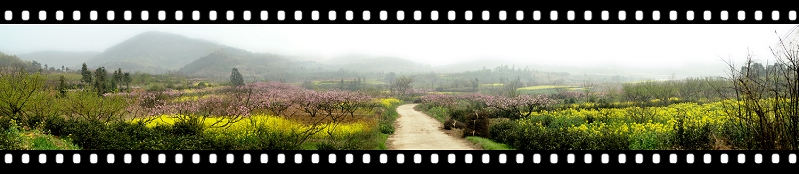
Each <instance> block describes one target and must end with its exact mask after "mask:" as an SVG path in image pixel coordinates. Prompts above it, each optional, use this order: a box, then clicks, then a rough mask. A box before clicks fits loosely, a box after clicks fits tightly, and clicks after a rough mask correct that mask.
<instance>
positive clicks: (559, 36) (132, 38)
mask: <svg viewBox="0 0 799 174" xmlns="http://www.w3.org/2000/svg"><path fill="white" fill-rule="evenodd" d="M794 26H795V25H722V26H719V25H469V27H464V26H463V25H441V26H419V25H65V26H48V27H39V26H30V25H6V26H0V31H2V32H0V41H2V42H0V51H2V52H4V53H6V54H10V55H18V56H19V57H20V58H22V59H23V60H36V61H37V62H40V63H41V64H47V65H50V66H53V65H55V66H56V67H60V66H61V64H63V65H64V66H68V67H71V69H73V68H74V67H76V64H77V65H80V64H81V63H82V62H84V61H85V62H86V63H87V65H88V66H89V67H92V68H96V67H99V66H105V67H106V68H107V69H116V68H122V69H123V70H125V71H140V72H148V73H165V72H169V71H181V72H186V73H194V74H208V73H222V72H223V71H222V70H224V73H225V74H228V73H229V69H230V68H232V67H242V68H243V69H244V70H243V72H247V70H246V69H250V68H254V70H255V69H259V68H263V67H273V65H274V66H276V68H275V69H281V68H282V69H292V70H293V69H306V70H329V71H336V70H339V69H343V70H347V71H363V72H424V73H429V72H431V71H432V72H439V73H449V72H462V71H470V70H480V69H483V68H484V67H485V68H487V69H491V68H495V67H497V66H500V65H509V66H514V67H519V68H529V69H532V70H535V71H542V72H567V73H569V74H572V75H574V76H576V75H591V74H594V75H619V76H625V77H629V76H639V77H641V78H653V79H661V78H669V77H672V76H674V77H675V78H682V77H690V76H718V75H722V76H723V75H725V70H727V66H726V64H725V62H724V61H723V60H722V59H721V58H724V59H728V58H729V59H732V60H733V61H736V62H737V63H738V64H740V61H741V60H742V59H744V58H745V56H746V53H747V52H752V53H754V55H755V58H756V59H760V60H765V59H769V57H770V52H769V50H768V47H769V46H773V44H774V43H776V42H775V41H776V39H777V37H776V36H777V35H779V34H781V33H785V31H787V30H790V29H791V28H792V27H794ZM775 32H776V33H777V34H776V35H775ZM227 48H235V49H240V50H245V51H246V52H250V53H252V54H264V55H271V57H272V58H275V60H273V61H275V62H265V60H261V59H263V58H265V57H270V56H263V55H252V56H250V55H247V56H239V57H236V56H230V55H224V54H220V49H227ZM48 50H59V51H48ZM228 51H230V50H228ZM222 52H223V51H222ZM94 54H96V55H94ZM92 55H94V56H92ZM87 57H90V58H87ZM201 58H206V59H204V60H202V61H199V62H196V63H194V65H190V64H192V63H193V62H195V61H197V60H199V59H201ZM277 58H279V60H280V61H277ZM222 61H227V62H222ZM189 65H190V66H189ZM200 65H202V66H200ZM201 67H202V68H201ZM203 68H204V69H203ZM217 69H218V70H217ZM258 71H264V70H258ZM269 71H275V70H269ZM253 73H255V72H254V71H253ZM274 73H275V72H272V74H274Z"/></svg>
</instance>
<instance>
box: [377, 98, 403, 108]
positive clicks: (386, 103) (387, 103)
mask: <svg viewBox="0 0 799 174" xmlns="http://www.w3.org/2000/svg"><path fill="white" fill-rule="evenodd" d="M377 102H378V103H380V105H382V106H383V107H386V108H388V107H391V106H394V105H396V104H399V103H401V102H400V100H399V99H396V98H381V99H378V100H377Z"/></svg>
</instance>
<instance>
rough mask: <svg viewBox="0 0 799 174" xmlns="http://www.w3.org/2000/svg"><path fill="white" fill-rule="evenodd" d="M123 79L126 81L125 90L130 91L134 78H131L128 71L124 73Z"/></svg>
mask: <svg viewBox="0 0 799 174" xmlns="http://www.w3.org/2000/svg"><path fill="white" fill-rule="evenodd" d="M122 81H123V82H125V90H126V91H128V92H130V82H131V81H133V79H131V78H130V73H127V72H126V73H124V74H122Z"/></svg>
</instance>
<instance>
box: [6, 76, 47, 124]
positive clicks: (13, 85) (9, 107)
mask: <svg viewBox="0 0 799 174" xmlns="http://www.w3.org/2000/svg"><path fill="white" fill-rule="evenodd" d="M44 83H45V78H44V77H42V76H41V74H39V73H36V74H28V73H27V72H25V71H18V72H14V73H10V74H0V116H10V117H11V118H12V119H19V118H21V117H22V116H23V114H24V113H23V111H24V110H25V108H26V107H27V105H26V104H27V103H28V102H30V101H31V100H32V99H33V98H34V94H35V92H37V91H40V90H41V89H42V87H44Z"/></svg>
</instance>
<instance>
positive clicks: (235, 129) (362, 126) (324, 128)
mask: <svg viewBox="0 0 799 174" xmlns="http://www.w3.org/2000/svg"><path fill="white" fill-rule="evenodd" d="M148 119H152V121H150V122H148V123H147V126H148V127H155V126H157V125H172V124H174V123H175V122H178V121H179V120H180V118H178V117H176V116H172V115H161V116H158V117H152V118H148ZM141 120H142V119H134V120H131V122H138V121H141ZM217 121H222V123H221V124H218V125H223V124H225V123H226V121H229V119H226V118H219V117H211V118H207V119H206V120H205V125H206V126H207V129H206V130H205V131H207V132H209V133H216V134H217V135H224V136H237V137H244V136H247V135H251V134H253V133H254V132H255V130H256V129H257V128H263V129H266V130H269V131H274V132H283V133H289V134H290V133H293V132H296V133H299V132H305V131H306V130H310V129H321V130H320V131H318V132H317V133H316V134H313V135H311V138H327V137H329V135H328V131H330V132H332V134H333V136H345V135H352V134H355V133H359V132H365V131H370V130H371V129H372V128H373V127H374V126H373V125H372V124H370V123H367V122H364V121H358V122H354V123H347V124H339V125H337V126H335V129H333V128H332V127H333V126H334V125H331V124H324V125H318V126H315V127H313V126H311V125H304V124H300V123H297V122H294V121H291V120H287V119H284V118H282V117H278V116H272V115H254V116H250V117H248V118H244V119H241V120H239V121H236V122H233V123H230V124H228V125H227V126H225V127H211V125H212V124H214V123H215V122H217ZM331 130H332V131H331Z"/></svg>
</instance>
